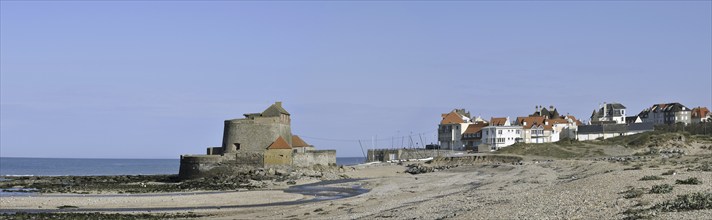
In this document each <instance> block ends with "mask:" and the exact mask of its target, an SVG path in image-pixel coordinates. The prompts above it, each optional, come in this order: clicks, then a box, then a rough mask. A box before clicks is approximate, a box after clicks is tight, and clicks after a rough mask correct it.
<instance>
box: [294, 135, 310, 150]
mask: <svg viewBox="0 0 712 220" xmlns="http://www.w3.org/2000/svg"><path fill="white" fill-rule="evenodd" d="M292 147H309V144H307V142H304V140H302V138H300V137H299V136H297V135H292Z"/></svg>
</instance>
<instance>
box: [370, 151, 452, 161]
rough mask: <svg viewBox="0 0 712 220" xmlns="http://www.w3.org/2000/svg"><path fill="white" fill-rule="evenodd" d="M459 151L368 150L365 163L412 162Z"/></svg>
mask: <svg viewBox="0 0 712 220" xmlns="http://www.w3.org/2000/svg"><path fill="white" fill-rule="evenodd" d="M454 153H461V151H452V150H435V149H374V150H368V154H367V158H366V161H367V162H374V161H382V162H386V161H390V160H412V159H423V158H428V157H442V156H447V155H451V154H454Z"/></svg>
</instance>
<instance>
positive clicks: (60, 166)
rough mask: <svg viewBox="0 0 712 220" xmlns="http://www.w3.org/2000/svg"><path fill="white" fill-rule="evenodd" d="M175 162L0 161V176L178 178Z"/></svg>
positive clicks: (348, 161)
mask: <svg viewBox="0 0 712 220" xmlns="http://www.w3.org/2000/svg"><path fill="white" fill-rule="evenodd" d="M364 162H365V158H364V157H337V158H336V164H337V165H344V166H346V165H355V164H360V163H364ZM179 166H180V161H179V160H178V159H85V158H82V159H79V158H22V157H0V177H2V176H103V175H155V174H178V168H179Z"/></svg>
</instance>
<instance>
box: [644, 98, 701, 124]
mask: <svg viewBox="0 0 712 220" xmlns="http://www.w3.org/2000/svg"><path fill="white" fill-rule="evenodd" d="M638 116H640V119H642V120H643V122H650V123H653V124H656V125H657V124H668V125H669V124H676V123H683V124H690V123H691V122H692V110H691V109H689V108H687V107H685V106H684V105H682V104H680V103H677V102H673V103H664V104H655V105H653V106H651V107H650V108H646V109H644V110H643V111H641V112H640V113H639V114H638Z"/></svg>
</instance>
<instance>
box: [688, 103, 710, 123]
mask: <svg viewBox="0 0 712 220" xmlns="http://www.w3.org/2000/svg"><path fill="white" fill-rule="evenodd" d="M691 117H692V121H691V122H692V123H693V124H696V123H700V122H712V112H710V110H709V109H707V107H697V108H693V109H692V115H691Z"/></svg>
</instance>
